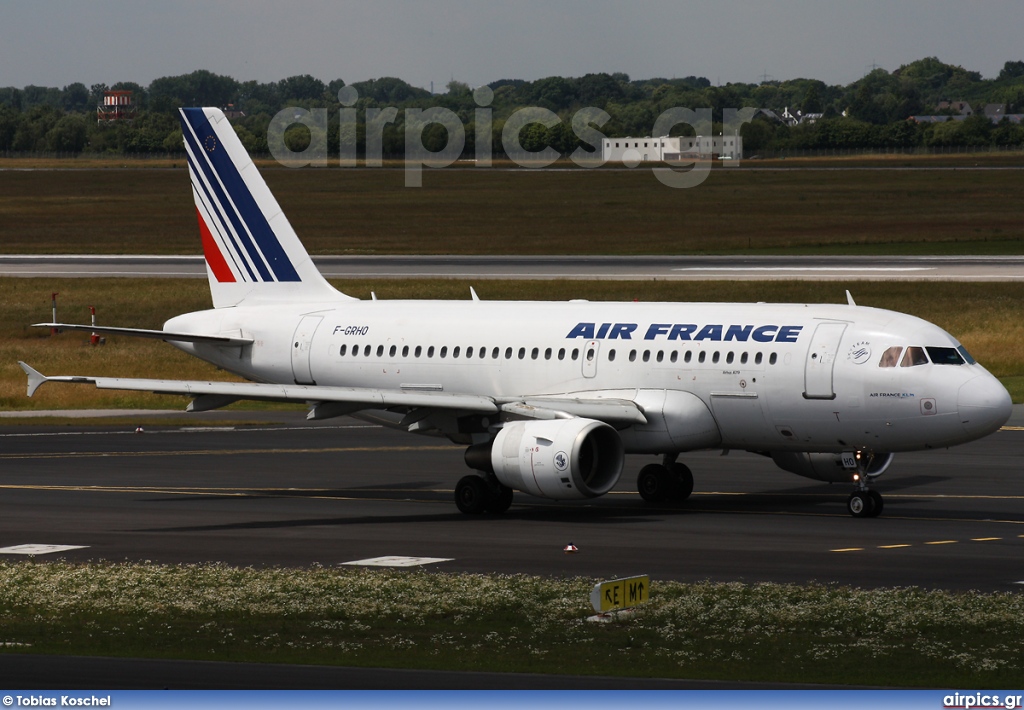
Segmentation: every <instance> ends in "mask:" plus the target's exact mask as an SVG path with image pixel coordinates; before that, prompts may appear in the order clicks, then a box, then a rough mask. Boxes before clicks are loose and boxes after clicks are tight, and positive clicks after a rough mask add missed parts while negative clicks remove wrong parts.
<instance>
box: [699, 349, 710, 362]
mask: <svg viewBox="0 0 1024 710" xmlns="http://www.w3.org/2000/svg"><path fill="white" fill-rule="evenodd" d="M707 359H708V353H707V351H706V350H701V351H700V353H698V355H697V362H704V361H705V360H707Z"/></svg>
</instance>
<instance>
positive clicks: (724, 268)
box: [672, 266, 935, 273]
mask: <svg viewBox="0 0 1024 710" xmlns="http://www.w3.org/2000/svg"><path fill="white" fill-rule="evenodd" d="M672 270H673V271H844V272H845V271H849V272H853V273H867V272H890V271H893V272H901V271H935V267H934V266H684V267H680V268H677V269H672Z"/></svg>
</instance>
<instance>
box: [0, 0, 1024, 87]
mask: <svg viewBox="0 0 1024 710" xmlns="http://www.w3.org/2000/svg"><path fill="white" fill-rule="evenodd" d="M1022 27H1024V2H1022V0H970V1H968V0H847V1H846V2H822V1H821V0H759V1H757V2H753V1H752V0H714V1H710V0H630V1H629V2H615V1H613V0H501V1H498V0H430V1H417V0H363V1H361V2H353V1H352V0H287V1H286V2H284V1H281V0H204V1H202V2H200V1H198V0H95V1H93V2H81V1H80V0H44V1H40V0H4V1H3V2H2V3H0V86H16V87H22V86H26V85H29V84H36V85H40V86H56V87H63V86H66V85H67V84H70V83H72V82H76V81H80V82H82V83H84V84H85V85H87V86H90V85H92V84H98V83H105V84H113V83H115V82H118V81H133V82H137V83H138V84H141V85H143V86H146V85H148V84H149V83H150V82H151V81H152V80H153V79H156V78H158V77H161V76H171V75H177V74H185V73H189V72H192V71H194V70H197V69H208V70H210V71H213V72H215V73H218V74H225V75H228V76H231V77H234V78H235V79H238V80H240V81H245V80H249V79H255V80H258V81H261V82H269V81H277V80H279V79H282V78H285V77H287V76H293V75H296V74H312V75H313V76H315V77H317V78H319V79H321V80H323V81H325V82H328V81H331V80H332V79H337V78H340V79H343V80H344V81H346V82H348V83H352V82H356V81H363V80H366V79H372V78H378V77H382V76H396V77H399V78H401V79H404V80H405V81H407V82H409V83H410V84H412V85H414V86H419V87H422V88H427V89H429V88H430V86H431V82H433V85H434V88H435V90H436V91H438V92H442V91H444V87H445V85H446V84H447V83H448V81H449V80H451V79H456V80H458V81H462V82H465V83H468V84H469V85H470V86H473V87H476V86H479V85H481V84H486V83H488V82H492V81H496V80H498V79H526V80H534V79H539V78H543V77H546V76H553V75H558V76H582V75H584V74H588V73H594V72H625V73H626V74H629V75H630V77H631V78H633V79H646V78H651V77H666V78H672V77H685V76H690V75H695V76H704V77H707V78H708V79H710V80H711V82H712V83H713V84H726V83H730V82H743V83H757V82H760V81H761V80H762V78H763V77H764V76H767V77H768V78H774V79H777V80H786V79H796V78H812V79H820V80H822V81H824V82H826V83H828V84H842V85H845V84H849V83H851V82H853V81H856V80H857V79H859V78H860V77H861V76H863V75H864V74H866V73H867V72H868V71H870V70H871V69H872V68H873V67H881V68H884V69H886V70H888V71H892V70H894V69H897V68H898V67H899V66H900V65H902V64H907V63H909V62H912V61H914V60H916V59H921V58H923V57H929V56H937V57H938V58H939V59H940V60H942V61H943V62H946V63H947V64H958V65H961V66H963V67H964V68H966V69H969V70H972V71H978V72H981V74H982V76H983V77H985V78H993V77H995V76H996V75H997V74H998V73H999V70H1000V69H1001V68H1002V66H1003V63H1004V62H1006V61H1008V60H1024V41H1022V39H1021V36H1022V35H1021V28H1022Z"/></svg>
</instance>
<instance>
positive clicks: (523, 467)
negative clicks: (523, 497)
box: [466, 419, 625, 500]
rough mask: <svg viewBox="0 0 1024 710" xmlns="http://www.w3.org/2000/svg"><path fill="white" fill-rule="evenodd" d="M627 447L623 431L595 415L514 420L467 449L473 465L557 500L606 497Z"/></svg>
mask: <svg viewBox="0 0 1024 710" xmlns="http://www.w3.org/2000/svg"><path fill="white" fill-rule="evenodd" d="M624 459H625V450H624V449H623V446H622V441H621V440H620V439H619V434H618V432H616V431H615V429H613V428H612V427H610V426H608V425H607V424H605V423H603V422H599V421H595V420H593V419H553V420H548V421H519V422H509V423H507V424H505V426H503V427H502V429H501V431H499V432H498V435H497V436H496V437H495V438H494V441H493V442H492V443H491V444H490V445H479V446H472V447H470V448H469V449H468V450H467V451H466V463H467V464H469V466H470V467H472V468H476V469H482V470H489V471H493V472H494V475H495V476H496V477H497V478H498V480H499V481H501V483H502V484H503V485H506V486H508V487H509V488H511V489H513V490H517V491H523V492H524V493H529V494H530V495H534V496H538V497H541V498H550V499H553V500H578V499H581V498H596V497H597V496H602V495H604V494H605V493H607V492H608V491H610V490H611V489H612V488H614V487H615V484H616V483H618V481H619V476H620V475H622V465H623V461H624Z"/></svg>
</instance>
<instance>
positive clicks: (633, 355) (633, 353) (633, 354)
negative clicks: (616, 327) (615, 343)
mask: <svg viewBox="0 0 1024 710" xmlns="http://www.w3.org/2000/svg"><path fill="white" fill-rule="evenodd" d="M629 361H630V362H636V350H630V351H629Z"/></svg>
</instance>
